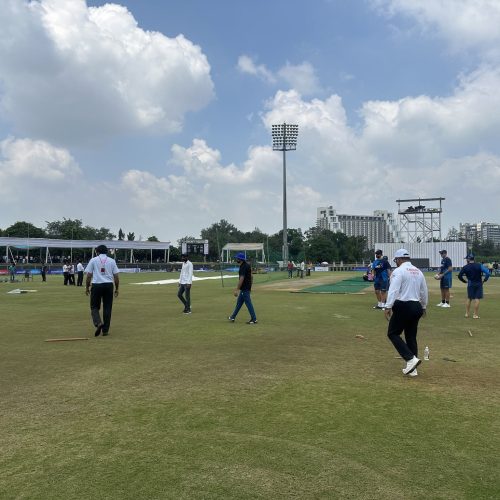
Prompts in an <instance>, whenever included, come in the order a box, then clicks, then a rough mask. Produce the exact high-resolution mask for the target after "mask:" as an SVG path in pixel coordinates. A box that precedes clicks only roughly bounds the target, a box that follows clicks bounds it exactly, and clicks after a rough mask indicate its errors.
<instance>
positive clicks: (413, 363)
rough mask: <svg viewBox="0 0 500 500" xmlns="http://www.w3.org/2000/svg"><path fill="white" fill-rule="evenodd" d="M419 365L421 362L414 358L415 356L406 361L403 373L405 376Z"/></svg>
mask: <svg viewBox="0 0 500 500" xmlns="http://www.w3.org/2000/svg"><path fill="white" fill-rule="evenodd" d="M420 363H421V361H420V360H419V359H418V358H417V357H416V356H413V358H412V359H410V361H407V362H406V368H403V373H404V374H405V375H408V374H409V373H411V372H412V371H413V370H415V368H416V367H417V366H418V365H419V364H420Z"/></svg>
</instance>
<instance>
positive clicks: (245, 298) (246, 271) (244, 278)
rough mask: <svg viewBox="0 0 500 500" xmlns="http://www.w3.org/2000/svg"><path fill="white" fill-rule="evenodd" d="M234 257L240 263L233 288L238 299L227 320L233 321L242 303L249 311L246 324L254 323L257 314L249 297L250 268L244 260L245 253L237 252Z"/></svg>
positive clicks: (250, 284)
mask: <svg viewBox="0 0 500 500" xmlns="http://www.w3.org/2000/svg"><path fill="white" fill-rule="evenodd" d="M235 259H236V262H238V264H239V265H240V270H239V280H238V285H237V286H236V288H235V290H234V296H235V297H238V300H237V301H236V307H235V308H234V311H233V313H232V314H231V316H229V318H228V319H229V321H231V322H234V320H235V319H236V316H237V314H238V312H239V311H240V309H241V306H242V305H243V303H244V304H245V305H246V306H247V309H248V312H249V313H250V321H247V325H255V324H256V323H257V316H256V315H255V310H254V308H253V304H252V299H251V297H250V292H251V290H252V268H251V267H250V264H248V262H247V261H246V257H245V254H244V253H243V252H240V253H239V254H237V255H236V257H235Z"/></svg>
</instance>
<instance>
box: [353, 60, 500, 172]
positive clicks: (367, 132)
mask: <svg viewBox="0 0 500 500" xmlns="http://www.w3.org/2000/svg"><path fill="white" fill-rule="evenodd" d="M499 86H500V68H491V67H484V68H482V69H480V70H477V71H475V72H473V73H471V74H468V75H463V76H462V78H461V79H460V82H459V85H458V86H457V88H456V89H455V91H454V93H453V94H452V95H451V96H449V97H444V98H443V97H437V98H431V97H428V96H418V97H415V98H411V97H406V98H404V99H401V100H399V101H391V102H387V101H385V102H384V101H369V102H366V103H365V104H364V105H363V108H362V110H361V116H362V117H363V119H364V123H365V126H364V131H363V141H364V146H365V147H366V148H367V149H368V150H369V151H371V152H372V153H373V154H376V155H378V156H379V158H380V159H383V160H384V161H387V162H388V163H406V164H407V165H409V166H414V165H426V164H427V165H429V164H436V163H438V162H441V161H444V160H445V159H446V158H448V157H449V155H454V156H456V155H458V154H459V155H470V154H474V153H476V152H477V151H478V150H479V151H480V150H482V149H484V150H498V146H497V144H498V139H497V138H498V132H499V130H500V96H499V94H498V92H497V89H498V88H499Z"/></svg>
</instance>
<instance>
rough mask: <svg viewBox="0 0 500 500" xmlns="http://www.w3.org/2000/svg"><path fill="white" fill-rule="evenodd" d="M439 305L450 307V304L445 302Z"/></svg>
mask: <svg viewBox="0 0 500 500" xmlns="http://www.w3.org/2000/svg"><path fill="white" fill-rule="evenodd" d="M441 307H451V306H450V304H448V303H447V302H445V303H444V304H443V305H442V306H441Z"/></svg>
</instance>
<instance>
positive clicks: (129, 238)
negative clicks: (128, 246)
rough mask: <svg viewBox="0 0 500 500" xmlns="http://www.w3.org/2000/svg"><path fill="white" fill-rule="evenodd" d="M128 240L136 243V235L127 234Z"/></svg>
mask: <svg viewBox="0 0 500 500" xmlns="http://www.w3.org/2000/svg"><path fill="white" fill-rule="evenodd" d="M127 240H128V241H134V240H135V233H127Z"/></svg>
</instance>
